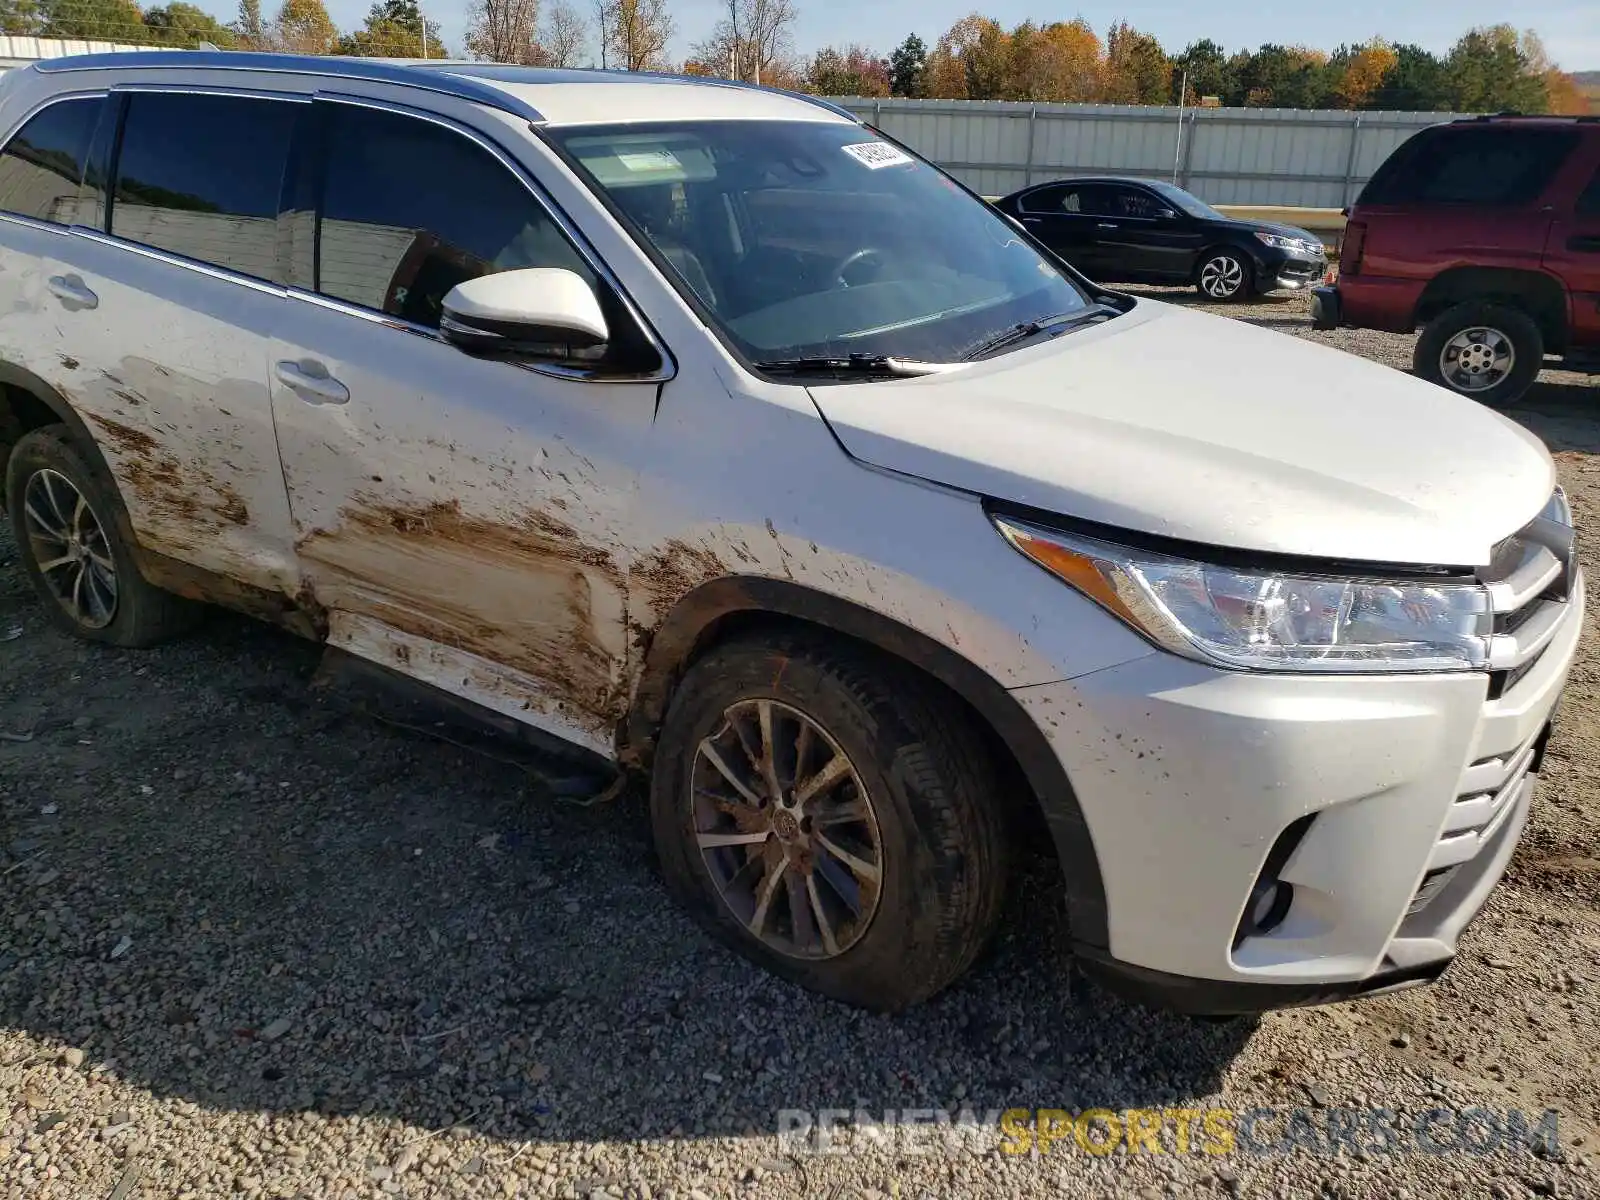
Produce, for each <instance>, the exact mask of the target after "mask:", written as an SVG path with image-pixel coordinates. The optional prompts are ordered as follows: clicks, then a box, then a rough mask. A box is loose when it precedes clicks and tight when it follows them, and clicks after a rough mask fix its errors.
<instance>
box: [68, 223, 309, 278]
mask: <svg viewBox="0 0 1600 1200" xmlns="http://www.w3.org/2000/svg"><path fill="white" fill-rule="evenodd" d="M67 232H68V233H70V234H71V235H72V236H73V237H78V238H82V239H83V240H84V241H86V242H95V243H96V244H98V245H102V246H110V247H112V248H113V249H116V250H127V251H129V252H130V253H133V254H137V255H139V256H140V257H141V258H149V259H154V260H155V261H156V262H162V263H166V264H168V265H169V266H174V267H183V268H185V269H187V270H190V271H193V272H195V273H196V274H198V275H207V276H210V277H211V278H212V279H220V280H222V281H224V282H225V283H237V284H239V285H241V286H243V287H247V288H250V289H251V290H253V291H257V292H266V293H268V294H270V295H274V296H284V295H287V294H288V291H289V289H288V288H286V287H285V286H284V285H283V284H281V283H274V282H273V281H272V280H270V279H262V278H260V277H259V276H256V275H245V274H242V273H241V272H239V271H234V270H231V269H229V268H228V267H219V266H217V265H216V264H215V263H208V262H201V261H200V260H199V259H197V258H185V257H184V256H183V255H181V254H174V253H172V252H171V251H170V250H162V249H161V248H159V247H157V246H147V245H145V244H144V243H143V242H135V241H131V240H130V239H128V238H119V237H114V236H112V235H111V234H109V233H101V232H100V231H99V230H98V229H87V228H85V227H84V226H82V225H73V226H70V227H68V229H67Z"/></svg>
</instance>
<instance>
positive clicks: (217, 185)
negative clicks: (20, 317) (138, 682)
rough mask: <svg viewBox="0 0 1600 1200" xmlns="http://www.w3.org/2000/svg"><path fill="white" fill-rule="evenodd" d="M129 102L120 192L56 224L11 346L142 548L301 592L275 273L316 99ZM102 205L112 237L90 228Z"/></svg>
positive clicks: (7, 340) (0, 344)
mask: <svg viewBox="0 0 1600 1200" xmlns="http://www.w3.org/2000/svg"><path fill="white" fill-rule="evenodd" d="M117 102H118V101H117V100H115V99H114V100H113V101H111V103H117ZM126 102H127V112H126V115H125V117H124V119H123V122H122V145H121V150H120V154H119V156H118V167H117V175H116V177H115V179H114V180H113V181H112V186H111V189H110V193H111V203H110V205H109V206H108V205H106V204H105V203H104V200H105V197H104V195H103V194H96V195H94V196H91V197H87V198H86V199H85V200H84V201H83V202H82V203H80V205H79V208H80V212H79V213H78V220H79V222H80V228H78V229H75V230H74V231H73V232H72V233H70V234H67V235H65V236H56V237H53V238H51V239H49V241H50V242H51V243H52V245H51V246H50V258H49V260H48V261H47V262H46V264H45V265H44V267H43V269H42V271H41V274H42V275H43V276H44V279H45V288H44V290H43V291H41V292H40V293H39V294H38V295H37V297H36V303H37V305H38V308H37V315H36V316H34V317H32V318H31V319H30V321H29V322H28V323H25V324H19V325H17V327H16V330H15V334H16V335H18V340H19V342H20V344H18V345H16V346H15V347H13V346H12V344H11V338H12V336H13V335H12V334H11V333H0V351H3V353H4V355H5V357H7V358H8V359H9V360H11V361H14V362H19V363H20V364H21V365H23V366H25V367H26V368H27V369H29V370H31V371H33V372H34V373H35V374H37V375H38V376H40V377H41V378H43V379H45V380H46V381H48V382H49V383H50V384H51V385H53V386H54V387H55V388H56V389H57V390H58V391H59V392H60V393H61V394H62V395H63V396H65V397H66V399H67V400H68V402H69V403H70V404H71V405H72V406H73V408H74V409H75V410H76V411H77V412H78V414H79V415H80V416H82V417H83V418H84V423H85V425H86V427H87V428H88V431H89V433H90V434H91V436H93V437H94V438H95V439H96V441H97V442H98V444H99V446H100V449H101V450H102V452H103V453H104V455H105V458H106V460H107V462H108V464H109V465H110V467H111V470H112V472H113V473H114V475H115V478H116V482H117V484H118V486H119V489H120V491H121V494H122V497H123V499H124V501H125V502H126V505H127V509H128V514H129V518H130V520H131V522H132V524H133V527H134V530H135V532H136V534H137V535H138V538H139V540H140V542H141V543H142V544H143V545H144V546H145V548H146V549H148V550H152V551H156V552H159V553H160V554H162V555H164V556H166V557H167V558H169V559H174V560H177V561H178V562H180V563H184V564H188V565H190V566H194V567H199V568H202V569H203V570H204V571H206V572H208V573H210V574H211V575H213V576H221V577H223V579H224V580H231V581H239V582H244V583H247V584H251V585H254V586H255V587H258V588H261V589H264V590H266V591H267V592H269V593H287V594H292V593H293V592H294V590H295V588H296V586H297V580H296V578H295V568H294V556H293V552H292V543H291V539H290V528H289V511H288V502H287V498H286V496H285V494H284V487H283V474H282V470H281V468H280V466H279V462H278V446H277V437H276V434H275V432H274V430H273V427H272V409H271V402H270V397H269V395H268V390H267V378H268V375H267V363H268V350H269V347H270V338H271V332H272V324H273V321H274V320H275V319H276V316H277V314H278V312H279V311H280V310H281V309H282V307H283V305H284V304H285V299H284V295H283V290H282V288H281V286H280V285H279V284H278V283H276V282H275V281H274V278H273V277H274V275H275V274H276V266H275V261H276V260H275V250H274V244H275V229H276V222H277V211H278V199H279V190H280V186H281V179H282V174H283V163H284V160H285V158H286V156H287V153H288V147H289V139H290V130H291V129H292V127H293V124H294V121H295V118H296V115H297V114H298V112H300V111H301V110H302V109H303V108H305V107H306V106H305V105H301V104H296V103H291V102H287V101H275V100H255V99H245V98H240V97H230V96H200V95H189V94H184V95H164V94H159V93H153V92H141V93H138V94H136V95H132V96H128V97H126ZM86 190H88V189H86ZM108 207H109V232H110V235H111V236H110V237H106V236H104V235H102V234H99V233H95V232H90V231H89V230H87V229H85V228H82V226H86V225H88V224H90V223H92V222H94V223H104V222H105V218H106V210H107V208H108ZM30 329H31V330H32V331H34V332H35V333H36V334H37V335H39V336H37V337H36V338H35V339H31V340H25V339H24V338H23V337H22V336H21V335H26V334H27V333H28V332H29V330H30ZM164 582H166V580H164ZM227 594H229V595H232V594H233V593H232V592H231V591H229V592H228V593H227Z"/></svg>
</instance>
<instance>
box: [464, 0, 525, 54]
mask: <svg viewBox="0 0 1600 1200" xmlns="http://www.w3.org/2000/svg"><path fill="white" fill-rule="evenodd" d="M468 21H469V24H468V26H467V50H468V52H469V53H471V55H472V56H473V57H474V58H486V59H488V60H489V61H490V62H502V63H532V62H534V61H535V58H536V55H537V51H538V28H539V0H474V3H473V5H472V7H471V9H470V10H469V17H468Z"/></svg>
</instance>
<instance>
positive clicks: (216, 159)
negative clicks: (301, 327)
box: [111, 92, 303, 279]
mask: <svg viewBox="0 0 1600 1200" xmlns="http://www.w3.org/2000/svg"><path fill="white" fill-rule="evenodd" d="M127 103H128V109H127V115H126V116H125V118H124V120H123V126H122V142H121V148H120V149H119V151H118V153H117V169H116V182H115V187H114V189H113V191H112V203H111V232H112V233H113V234H115V235H116V236H117V237H121V238H127V239H128V240H129V241H134V242H142V243H143V244H144V245H147V246H155V247H156V248H158V249H161V250H168V251H171V252H172V253H174V254H181V255H183V256H185V257H186V258H193V259H198V260H199V261H201V262H207V263H212V264H214V265H215V266H219V267H226V268H227V269H229V270H230V271H238V272H240V273H241V274H244V275H254V276H256V277H258V278H261V279H277V278H278V275H279V272H278V270H277V266H276V261H277V218H278V199H279V193H280V192H281V190H282V186H283V168H284V162H285V161H286V159H287V157H288V153H289V139H290V134H291V132H292V131H293V129H294V122H295V118H296V116H297V114H298V113H299V112H300V111H301V109H302V107H303V106H302V105H300V104H295V103H292V102H289V101H281V100H255V99H250V98H248V97H243V96H207V95H164V94H157V93H150V92H135V93H134V94H132V95H130V96H129V97H128V101H127Z"/></svg>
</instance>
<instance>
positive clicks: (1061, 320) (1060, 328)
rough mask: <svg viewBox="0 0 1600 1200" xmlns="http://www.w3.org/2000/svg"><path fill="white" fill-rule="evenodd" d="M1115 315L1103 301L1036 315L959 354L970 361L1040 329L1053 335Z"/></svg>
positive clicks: (1019, 340) (1022, 338) (1002, 348)
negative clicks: (1064, 310)
mask: <svg viewBox="0 0 1600 1200" xmlns="http://www.w3.org/2000/svg"><path fill="white" fill-rule="evenodd" d="M1114 316H1116V313H1115V312H1114V311H1113V310H1111V309H1109V308H1107V307H1106V306H1105V305H1104V304H1094V305H1090V306H1089V307H1088V308H1085V309H1080V310H1079V311H1078V312H1074V313H1058V314H1057V315H1055V316H1053V317H1039V318H1037V319H1036V320H1032V321H1022V322H1019V323H1018V324H1016V325H1013V326H1011V328H1010V329H1003V330H1001V331H1000V332H999V333H997V334H995V335H994V336H993V337H992V338H990V339H989V340H988V341H986V342H979V343H978V344H977V345H976V346H974V347H973V348H972V349H971V350H968V351H967V352H966V353H965V354H963V355H962V356H961V358H962V360H963V361H965V362H971V361H972V360H973V359H975V358H982V357H983V356H984V355H986V354H993V353H995V352H996V351H997V350H1004V349H1005V348H1006V347H1008V346H1015V345H1016V344H1017V343H1018V342H1025V341H1027V340H1028V339H1029V338H1031V337H1037V336H1038V335H1039V334H1041V333H1046V332H1050V335H1051V336H1052V337H1056V336H1059V335H1060V334H1062V333H1065V332H1066V331H1067V330H1068V329H1070V328H1072V327H1073V326H1075V325H1090V324H1096V323H1098V322H1100V321H1104V320H1107V319H1109V318H1111V317H1114ZM1051 331H1053V332H1051Z"/></svg>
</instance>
